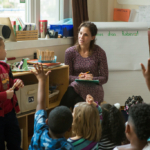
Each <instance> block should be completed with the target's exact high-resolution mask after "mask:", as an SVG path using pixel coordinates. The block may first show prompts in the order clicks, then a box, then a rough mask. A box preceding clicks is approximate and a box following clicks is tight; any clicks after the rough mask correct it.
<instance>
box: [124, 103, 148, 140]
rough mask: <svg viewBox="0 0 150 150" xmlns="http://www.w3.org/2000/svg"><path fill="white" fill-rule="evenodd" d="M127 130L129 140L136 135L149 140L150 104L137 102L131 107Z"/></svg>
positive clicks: (140, 138)
mask: <svg viewBox="0 0 150 150" xmlns="http://www.w3.org/2000/svg"><path fill="white" fill-rule="evenodd" d="M125 132H126V136H127V138H128V140H129V141H130V140H131V139H132V140H134V138H135V137H137V138H138V139H139V140H145V141H147V139H148V138H149V137H150V105H148V104H137V105H134V106H133V107H131V108H130V110H129V118H128V123H127V125H126V131H125ZM135 140H136V139H135Z"/></svg>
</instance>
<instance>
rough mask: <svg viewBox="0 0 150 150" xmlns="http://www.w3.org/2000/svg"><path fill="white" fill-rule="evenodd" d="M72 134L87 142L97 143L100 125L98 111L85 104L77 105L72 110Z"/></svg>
mask: <svg viewBox="0 0 150 150" xmlns="http://www.w3.org/2000/svg"><path fill="white" fill-rule="evenodd" d="M73 133H75V134H76V135H78V136H81V137H82V138H84V139H87V140H89V141H95V142H98V141H99V140H100V137H101V124H100V116H99V113H98V109H97V108H96V107H95V106H94V105H93V104H88V103H86V102H80V103H77V104H76V105H75V107H74V110H73Z"/></svg>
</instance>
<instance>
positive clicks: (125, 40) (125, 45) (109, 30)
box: [94, 22, 149, 71]
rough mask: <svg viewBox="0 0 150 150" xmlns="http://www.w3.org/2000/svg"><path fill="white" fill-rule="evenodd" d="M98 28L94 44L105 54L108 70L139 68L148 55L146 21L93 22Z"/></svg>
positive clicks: (145, 61) (144, 62)
mask: <svg viewBox="0 0 150 150" xmlns="http://www.w3.org/2000/svg"><path fill="white" fill-rule="evenodd" d="M94 23H95V24H96V26H97V28H98V34H97V36H96V44H97V45H99V46H100V47H101V48H102V49H103V50H104V51H105V52H106V55H107V61H108V68H109V71H118V70H141V67H140V65H139V63H143V64H145V65H146V63H147V59H148V57H149V45H148V32H147V30H148V28H147V24H146V23H140V22H138V23H137V22H136V23H135V22H128V23H125V22H123V23H116V22H111V23H110V22H109V23H108V22H105V23H104V22H103V23H100V22H94Z"/></svg>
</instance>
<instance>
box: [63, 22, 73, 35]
mask: <svg viewBox="0 0 150 150" xmlns="http://www.w3.org/2000/svg"><path fill="white" fill-rule="evenodd" d="M62 29H63V36H65V37H70V36H73V25H67V24H65V25H62Z"/></svg>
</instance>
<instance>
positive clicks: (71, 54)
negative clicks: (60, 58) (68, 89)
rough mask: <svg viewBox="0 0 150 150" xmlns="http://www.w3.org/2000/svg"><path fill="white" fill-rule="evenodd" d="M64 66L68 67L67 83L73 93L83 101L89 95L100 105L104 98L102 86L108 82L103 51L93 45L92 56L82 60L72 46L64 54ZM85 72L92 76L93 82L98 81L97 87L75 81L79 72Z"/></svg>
mask: <svg viewBox="0 0 150 150" xmlns="http://www.w3.org/2000/svg"><path fill="white" fill-rule="evenodd" d="M65 64H66V65H69V82H70V86H72V87H73V88H74V90H75V92H76V93H77V94H79V95H80V96H81V97H82V98H83V99H84V100H85V99H86V95H87V94H90V95H92V96H93V97H94V100H95V101H98V102H99V104H100V103H101V102H102V101H103V97H104V91H103V88H102V85H103V84H105V83H106V82H107V80H108V65H107V58H106V54H105V51H104V50H103V49H102V48H100V47H99V46H97V45H95V47H94V49H93V52H92V55H91V56H89V57H87V58H84V57H82V56H81V55H80V53H79V52H78V51H77V50H76V46H73V47H70V48H68V49H67V50H66V52H65ZM87 71H90V73H91V74H93V76H94V78H93V80H99V85H96V84H94V83H86V82H76V81H75V79H78V76H79V74H80V73H81V72H87Z"/></svg>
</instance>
